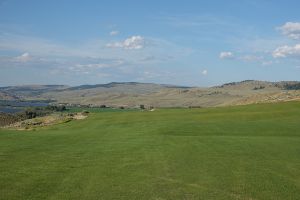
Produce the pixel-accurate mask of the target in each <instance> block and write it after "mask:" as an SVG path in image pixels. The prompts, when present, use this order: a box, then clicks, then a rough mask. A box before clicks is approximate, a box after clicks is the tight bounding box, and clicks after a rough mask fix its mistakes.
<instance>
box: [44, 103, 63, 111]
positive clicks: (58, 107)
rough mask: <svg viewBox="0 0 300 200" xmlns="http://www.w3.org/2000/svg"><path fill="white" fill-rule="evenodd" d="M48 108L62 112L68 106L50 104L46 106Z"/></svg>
mask: <svg viewBox="0 0 300 200" xmlns="http://www.w3.org/2000/svg"><path fill="white" fill-rule="evenodd" d="M45 109H46V110H49V111H56V112H62V111H66V110H67V108H66V106H65V105H58V106H56V105H49V106H46V108H45Z"/></svg>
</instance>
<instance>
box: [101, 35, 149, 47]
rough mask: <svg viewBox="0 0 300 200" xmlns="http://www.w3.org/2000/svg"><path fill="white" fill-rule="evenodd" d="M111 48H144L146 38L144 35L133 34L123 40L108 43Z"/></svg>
mask: <svg viewBox="0 0 300 200" xmlns="http://www.w3.org/2000/svg"><path fill="white" fill-rule="evenodd" d="M106 46H107V47H109V48H122V49H129V50H131V49H142V48H144V46H145V39H144V38H143V37H142V36H139V35H137V36H132V37H129V38H127V39H126V40H124V41H123V42H115V43H108V44H107V45H106Z"/></svg>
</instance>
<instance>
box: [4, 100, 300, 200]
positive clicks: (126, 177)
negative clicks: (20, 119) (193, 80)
mask: <svg viewBox="0 0 300 200" xmlns="http://www.w3.org/2000/svg"><path fill="white" fill-rule="evenodd" d="M0 199H1V200H14V199H18V200H20V199H28V200H29V199H32V200H40V199H47V200H50V199H51V200H62V199H70V200H71V199H72V200H76V199H78V200H79V199H129V200H134V199H136V200H141V199H153V200H174V199H180V200H181V199H188V200H190V199H204V200H209V199H224V200H225V199H228V200H229V199H237V200H258V199H261V200H267V199H272V200H274V199H284V200H289V199H290V200H292V199H293V200H294V199H300V102H285V103H273V104H272V103H270V104H253V105H243V106H228V107H215V108H192V109H188V108H178V109H176V108H158V109H155V110H154V111H152V112H150V111H146V110H144V111H143V110H138V109H136V110H131V111H127V110H126V109H125V110H119V111H113V110H111V111H110V110H108V111H105V112H101V111H97V109H94V110H91V111H90V113H89V115H88V117H87V118H85V119H82V120H72V121H70V122H67V123H61V124H56V125H51V126H45V127H39V128H35V129H32V130H22V131H21V130H9V129H4V128H3V129H0Z"/></svg>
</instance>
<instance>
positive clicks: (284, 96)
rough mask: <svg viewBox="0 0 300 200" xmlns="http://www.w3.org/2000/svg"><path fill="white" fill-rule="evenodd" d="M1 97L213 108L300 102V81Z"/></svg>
mask: <svg viewBox="0 0 300 200" xmlns="http://www.w3.org/2000/svg"><path fill="white" fill-rule="evenodd" d="M1 94H2V97H1ZM3 94H5V95H6V96H7V98H8V97H9V98H10V99H29V100H32V99H40V100H52V101H56V102H57V103H64V104H70V105H72V104H73V105H74V104H77V105H90V106H101V105H106V106H110V107H120V106H123V107H139V105H141V104H142V105H145V106H153V107H212V106H224V105H240V104H251V103H264V102H280V101H294V100H299V99H300V82H296V81H282V82H266V81H255V80H246V81H242V82H232V83H227V84H224V85H221V86H216V87H207V88H199V87H184V86H174V85H164V84H153V83H137V82H124V83H117V82H113V83H108V84H97V85H81V86H75V87H71V86H65V85H32V86H12V87H3V88H0V99H1V98H4V99H5V98H6V97H3Z"/></svg>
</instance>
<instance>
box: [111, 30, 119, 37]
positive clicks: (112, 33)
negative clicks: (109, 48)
mask: <svg viewBox="0 0 300 200" xmlns="http://www.w3.org/2000/svg"><path fill="white" fill-rule="evenodd" d="M118 34H119V31H111V32H110V33H109V35H110V36H115V35H118Z"/></svg>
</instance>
